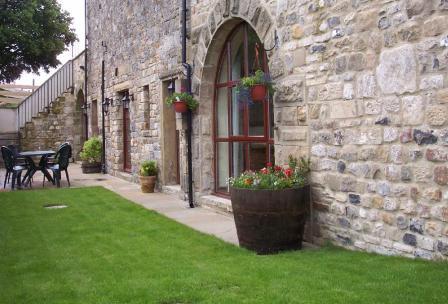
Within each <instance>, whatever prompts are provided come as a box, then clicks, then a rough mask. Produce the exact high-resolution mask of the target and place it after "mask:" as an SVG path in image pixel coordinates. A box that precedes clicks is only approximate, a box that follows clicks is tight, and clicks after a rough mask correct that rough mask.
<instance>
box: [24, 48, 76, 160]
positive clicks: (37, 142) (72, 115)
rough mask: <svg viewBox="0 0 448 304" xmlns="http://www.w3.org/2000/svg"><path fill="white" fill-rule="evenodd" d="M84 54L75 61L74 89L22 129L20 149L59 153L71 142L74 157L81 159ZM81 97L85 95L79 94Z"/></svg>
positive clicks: (60, 97)
mask: <svg viewBox="0 0 448 304" xmlns="http://www.w3.org/2000/svg"><path fill="white" fill-rule="evenodd" d="M83 65H84V56H83V53H81V54H80V55H78V56H77V57H75V58H74V59H73V76H74V86H73V88H71V89H69V90H68V91H67V92H65V93H64V94H62V95H61V96H59V97H58V98H57V99H56V100H54V101H53V103H52V106H51V107H50V109H49V111H48V112H41V113H39V114H38V115H37V116H36V117H33V118H32V119H31V121H29V122H27V123H26V124H25V127H23V128H21V129H20V136H21V140H20V145H21V149H22V150H44V149H53V150H54V149H57V147H58V146H59V145H60V144H62V143H64V142H69V143H70V144H71V145H72V149H73V157H74V158H75V159H79V152H80V151H81V149H82V145H83V143H84V140H85V139H84V134H83V128H82V125H83V122H82V110H81V105H82V104H83V102H84V101H83V100H82V99H81V100H78V99H77V97H78V96H79V94H78V93H79V92H82V90H83V86H84V72H83V71H82V70H81V68H80V67H81V66H83ZM80 95H82V93H81V94H80Z"/></svg>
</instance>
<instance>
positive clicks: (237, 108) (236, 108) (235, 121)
mask: <svg viewBox="0 0 448 304" xmlns="http://www.w3.org/2000/svg"><path fill="white" fill-rule="evenodd" d="M244 106H245V103H244V102H242V101H240V100H239V96H238V94H237V92H236V88H232V135H233V136H241V135H244Z"/></svg>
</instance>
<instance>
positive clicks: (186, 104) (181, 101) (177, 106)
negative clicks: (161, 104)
mask: <svg viewBox="0 0 448 304" xmlns="http://www.w3.org/2000/svg"><path fill="white" fill-rule="evenodd" d="M165 103H166V104H167V105H168V106H171V105H174V111H176V112H177V113H184V112H187V110H188V109H190V110H194V109H196V108H197V107H198V104H199V103H198V101H197V100H196V99H194V98H193V96H191V95H190V94H188V93H186V92H183V93H173V94H172V95H171V96H169V97H168V98H167V99H166V100H165Z"/></svg>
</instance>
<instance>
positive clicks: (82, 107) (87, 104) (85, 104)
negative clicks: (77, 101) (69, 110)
mask: <svg viewBox="0 0 448 304" xmlns="http://www.w3.org/2000/svg"><path fill="white" fill-rule="evenodd" d="M81 109H82V112H83V113H84V114H87V109H90V103H84V104H83V105H82V106H81Z"/></svg>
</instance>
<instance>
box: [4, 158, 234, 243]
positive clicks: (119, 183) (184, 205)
mask: <svg viewBox="0 0 448 304" xmlns="http://www.w3.org/2000/svg"><path fill="white" fill-rule="evenodd" d="M5 173H6V171H5V170H4V169H0V181H1V182H2V185H1V190H2V191H3V181H4V178H5ZM69 174H70V183H71V187H91V186H102V187H104V188H106V189H109V190H111V191H113V192H115V193H117V194H119V195H121V196H122V197H124V198H126V199H128V200H130V201H132V202H134V203H136V204H139V205H141V206H143V207H144V208H147V209H150V210H154V211H156V212H158V213H160V214H163V215H165V216H166V217H168V218H171V219H173V220H175V221H177V222H179V223H182V224H184V225H187V226H189V227H191V228H193V229H195V230H198V231H200V232H203V233H206V234H211V235H214V236H216V237H218V238H220V239H222V240H224V241H226V242H229V243H232V244H238V238H237V235H236V228H235V223H234V220H233V218H232V217H231V215H230V214H223V213H218V212H215V211H214V210H210V209H206V208H201V207H196V208H189V206H188V202H186V201H183V200H180V199H179V198H178V197H177V195H175V194H166V193H146V194H145V193H142V192H141V191H140V186H139V185H137V184H134V183H131V182H128V181H125V180H123V179H120V178H117V177H114V176H111V175H107V174H82V172H81V166H80V164H78V163H73V164H70V167H69ZM62 176H63V177H62V184H61V187H68V184H67V181H66V179H65V175H64V173H62ZM42 179H43V175H42V173H40V172H37V173H36V175H35V176H34V180H33V184H32V189H33V190H38V189H42ZM10 187H11V185H10V184H7V185H6V189H5V190H4V191H10ZM44 187H45V188H46V189H47V188H55V186H53V185H52V184H51V183H49V182H48V181H47V182H45V186H44ZM15 191H32V190H30V189H29V188H25V189H24V190H15Z"/></svg>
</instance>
